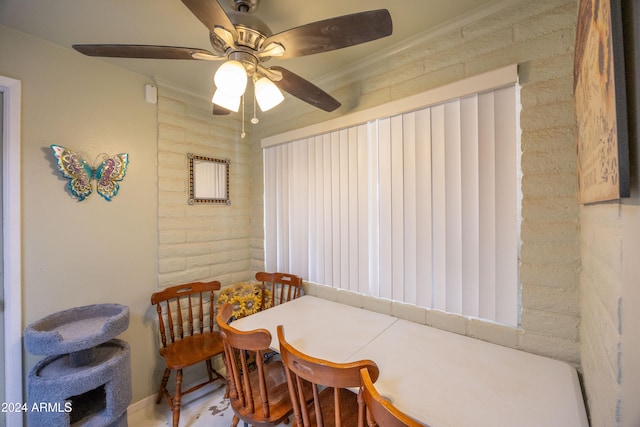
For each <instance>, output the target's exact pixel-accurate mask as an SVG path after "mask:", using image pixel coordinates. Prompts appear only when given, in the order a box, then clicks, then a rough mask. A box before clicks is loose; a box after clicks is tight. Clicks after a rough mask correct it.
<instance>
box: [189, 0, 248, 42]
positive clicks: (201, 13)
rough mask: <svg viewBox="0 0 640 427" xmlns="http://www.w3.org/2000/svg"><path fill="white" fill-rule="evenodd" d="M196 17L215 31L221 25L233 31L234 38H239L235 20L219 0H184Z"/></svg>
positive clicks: (210, 29)
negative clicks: (234, 24)
mask: <svg viewBox="0 0 640 427" xmlns="http://www.w3.org/2000/svg"><path fill="white" fill-rule="evenodd" d="M182 3H184V5H185V6H187V7H188V8H189V10H190V11H191V13H193V14H194V15H195V16H196V18H198V19H199V20H200V22H202V23H203V24H204V25H205V27H207V28H208V29H209V32H210V33H213V32H214V30H215V29H216V27H221V28H224V29H225V30H227V31H228V32H230V33H231V35H232V36H233V39H234V40H238V33H237V32H236V27H234V26H233V22H231V19H229V16H228V15H227V13H226V12H225V11H224V9H223V8H222V6H220V3H218V1H217V0H182Z"/></svg>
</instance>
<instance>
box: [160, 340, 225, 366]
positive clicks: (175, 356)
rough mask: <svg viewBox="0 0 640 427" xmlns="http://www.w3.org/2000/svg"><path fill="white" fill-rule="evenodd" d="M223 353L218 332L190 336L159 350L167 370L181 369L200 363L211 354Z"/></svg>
mask: <svg viewBox="0 0 640 427" xmlns="http://www.w3.org/2000/svg"><path fill="white" fill-rule="evenodd" d="M223 351H224V346H223V344H222V336H221V335H220V332H218V331H213V332H204V333H202V334H196V335H191V336H188V337H184V338H183V339H181V340H178V341H176V342H175V343H173V344H169V345H167V347H164V348H161V349H160V355H162V357H164V360H165V363H166V364H167V368H169V369H183V368H186V367H187V366H191V365H193V364H194V363H198V362H202V361H205V360H207V359H209V358H210V357H211V355H212V354H216V353H221V352H223Z"/></svg>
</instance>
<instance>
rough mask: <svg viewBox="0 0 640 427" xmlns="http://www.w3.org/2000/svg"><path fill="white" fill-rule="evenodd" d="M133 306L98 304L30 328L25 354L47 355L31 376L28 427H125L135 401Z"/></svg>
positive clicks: (38, 323) (26, 335) (55, 315)
mask: <svg viewBox="0 0 640 427" xmlns="http://www.w3.org/2000/svg"><path fill="white" fill-rule="evenodd" d="M128 327H129V308H128V307H126V306H123V305H119V304H96V305H88V306H84V307H77V308H72V309H69V310H65V311H61V312H59V313H55V314H52V315H50V316H47V317H45V318H43V319H41V320H38V321H36V322H34V323H32V324H31V325H29V326H27V328H26V330H25V334H24V342H25V346H26V348H27V350H28V351H29V352H30V353H32V354H36V355H44V356H48V357H46V358H44V359H43V360H41V361H40V362H38V363H37V364H36V365H35V366H34V367H33V369H32V370H31V372H29V376H28V378H27V405H26V407H25V409H26V412H27V421H28V425H29V426H56V427H64V426H76V425H77V426H83V427H84V426H87V427H89V426H90V427H126V426H127V406H128V405H129V403H130V402H131V358H130V351H129V344H127V343H126V342H125V341H123V340H120V339H117V338H115V337H116V336H118V335H119V334H121V333H122V332H124V331H125V330H126V329H127V328H128Z"/></svg>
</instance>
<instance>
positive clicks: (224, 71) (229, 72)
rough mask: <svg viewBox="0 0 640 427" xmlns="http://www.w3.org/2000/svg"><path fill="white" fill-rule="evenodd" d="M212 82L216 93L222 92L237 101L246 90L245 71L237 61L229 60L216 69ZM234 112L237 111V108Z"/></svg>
mask: <svg viewBox="0 0 640 427" xmlns="http://www.w3.org/2000/svg"><path fill="white" fill-rule="evenodd" d="M213 81H214V83H215V84H216V88H217V90H216V92H224V94H225V95H228V96H230V97H238V99H239V97H240V96H242V94H244V91H245V89H246V88H247V71H246V70H245V68H244V66H243V65H242V63H240V62H239V61H234V60H229V61H226V62H225V63H224V64H222V65H221V66H220V67H219V68H218V71H216V73H215V75H214V76H213ZM214 98H215V95H214ZM235 111H238V110H237V108H236V110H235Z"/></svg>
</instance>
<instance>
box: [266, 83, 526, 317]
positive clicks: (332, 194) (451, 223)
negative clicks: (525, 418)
mask: <svg viewBox="0 0 640 427" xmlns="http://www.w3.org/2000/svg"><path fill="white" fill-rule="evenodd" d="M518 114H519V109H518V86H517V85H509V86H507V87H501V88H498V89H494V90H491V91H488V92H483V93H481V94H472V95H468V96H464V97H461V98H457V99H454V100H450V101H447V102H444V103H440V104H437V105H431V106H427V107H424V108H420V109H417V110H414V111H410V112H407V113H402V114H398V115H393V116H391V117H384V118H380V119H376V120H373V121H370V122H367V123H363V124H358V125H354V126H351V127H348V128H344V129H340V130H335V131H330V132H327V133H324V134H320V135H314V136H311V137H308V138H301V139H296V140H294V141H291V142H288V143H284V144H279V145H274V146H270V147H267V148H265V149H264V171H265V172H264V174H265V193H264V196H265V203H264V205H265V268H266V269H267V270H270V271H287V272H292V273H294V274H298V275H301V276H302V277H303V278H305V280H309V281H312V282H316V283H320V284H324V285H328V286H332V287H335V288H340V289H346V290H351V291H355V292H359V293H362V294H366V295H372V296H377V297H383V298H389V299H392V300H396V301H402V302H406V303H411V304H416V305H418V306H421V307H428V308H435V309H439V310H444V311H447V312H451V313H458V314H463V315H468V316H474V317H480V318H484V319H488V320H494V321H498V322H501V323H506V324H511V325H516V324H517V321H518V250H519V233H518V230H519V203H520V198H519V193H520V190H519V185H520V183H519V153H520V150H519V123H518Z"/></svg>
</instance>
